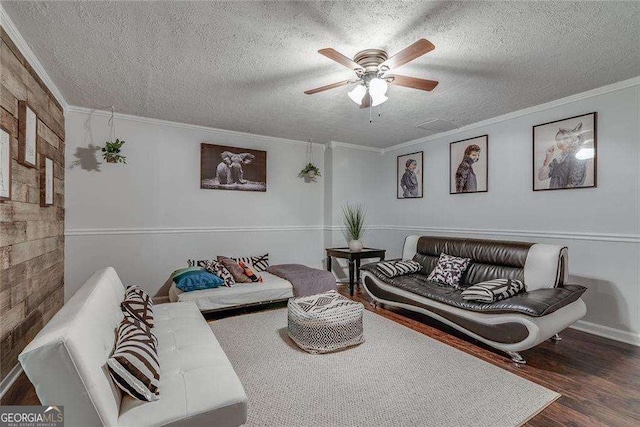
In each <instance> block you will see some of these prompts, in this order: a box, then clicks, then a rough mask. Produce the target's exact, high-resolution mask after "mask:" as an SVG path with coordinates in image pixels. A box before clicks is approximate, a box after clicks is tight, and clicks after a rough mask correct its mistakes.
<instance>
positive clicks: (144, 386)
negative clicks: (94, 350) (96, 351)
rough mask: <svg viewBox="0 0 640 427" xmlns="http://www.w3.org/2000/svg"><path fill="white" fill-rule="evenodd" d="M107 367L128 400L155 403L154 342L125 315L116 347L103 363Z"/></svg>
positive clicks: (157, 371)
mask: <svg viewBox="0 0 640 427" xmlns="http://www.w3.org/2000/svg"><path fill="white" fill-rule="evenodd" d="M107 367H108V370H109V375H110V376H111V378H112V379H113V381H114V382H115V383H116V385H117V386H118V388H120V389H121V390H122V391H124V392H125V393H127V394H128V395H129V396H131V397H133V398H135V399H138V400H142V401H146V402H151V401H154V400H158V394H159V388H158V387H159V385H160V363H159V360H158V339H157V338H156V337H155V335H154V334H153V332H151V329H150V328H148V327H147V326H146V325H145V324H144V323H143V322H141V321H139V320H138V319H136V318H135V317H133V316H131V315H129V313H125V316H124V319H122V322H121V323H120V326H119V327H118V338H117V340H116V347H115V349H114V351H113V354H112V355H111V357H110V358H109V359H107Z"/></svg>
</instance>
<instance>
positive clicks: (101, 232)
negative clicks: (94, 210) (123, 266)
mask: <svg viewBox="0 0 640 427" xmlns="http://www.w3.org/2000/svg"><path fill="white" fill-rule="evenodd" d="M324 229H325V227H324V226H323V225H282V226H264V227H261V226H250V227H246V226H231V227H158V228H142V227H140V228H75V229H67V230H65V233H64V235H65V236H68V237H74V236H106V235H126V234H193V233H267V232H283V231H322V230H324Z"/></svg>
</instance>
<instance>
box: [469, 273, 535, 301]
mask: <svg viewBox="0 0 640 427" xmlns="http://www.w3.org/2000/svg"><path fill="white" fill-rule="evenodd" d="M524 289H525V286H524V283H522V282H521V281H520V280H514V279H494V280H488V281H486V282H481V283H476V284H475V285H472V286H469V287H468V288H467V289H465V290H464V291H462V298H464V299H465V300H469V301H480V302H489V303H491V302H496V301H500V300H503V299H506V298H511V297H512V296H514V295H516V294H518V293H520V292H522V291H523V290H524Z"/></svg>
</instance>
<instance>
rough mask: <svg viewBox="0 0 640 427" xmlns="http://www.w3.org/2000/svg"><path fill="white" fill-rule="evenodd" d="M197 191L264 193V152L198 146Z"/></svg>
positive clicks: (265, 158) (204, 145) (265, 173)
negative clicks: (198, 183)
mask: <svg viewBox="0 0 640 427" xmlns="http://www.w3.org/2000/svg"><path fill="white" fill-rule="evenodd" d="M200 188H203V189H208V190H237V191H267V152H266V151H261V150H250V149H246V148H238V147H227V146H225V145H215V144H208V143H202V144H200Z"/></svg>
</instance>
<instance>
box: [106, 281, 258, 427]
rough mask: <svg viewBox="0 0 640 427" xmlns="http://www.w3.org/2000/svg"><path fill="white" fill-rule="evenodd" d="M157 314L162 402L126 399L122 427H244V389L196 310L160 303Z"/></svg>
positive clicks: (121, 418) (156, 333)
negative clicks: (172, 426)
mask: <svg viewBox="0 0 640 427" xmlns="http://www.w3.org/2000/svg"><path fill="white" fill-rule="evenodd" d="M238 288H240V287H236V288H233V289H238ZM218 289H219V290H229V291H230V290H232V289H230V288H218ZM155 315H156V326H155V328H154V333H155V335H156V336H157V337H158V356H159V358H160V399H159V400H157V401H154V402H140V401H138V400H136V399H133V398H132V397H130V396H126V395H125V396H124V397H123V399H122V404H121V408H120V418H119V419H118V426H119V427H139V426H140V425H155V426H161V425H162V426H164V425H189V426H205V425H207V426H208V425H215V426H238V425H241V424H244V423H245V422H246V416H247V396H246V394H245V391H244V388H243V387H242V384H241V382H240V379H239V378H238V376H237V375H236V373H235V371H234V370H233V366H232V365H231V362H229V359H227V357H226V355H225V354H224V351H223V350H222V348H221V347H220V344H219V343H218V340H217V339H216V337H215V336H214V335H213V332H212V331H211V328H210V327H209V325H208V324H207V323H206V321H205V320H204V318H203V317H202V314H200V311H199V310H198V308H197V307H196V305H195V304H193V303H171V304H159V305H156V306H155Z"/></svg>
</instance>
